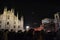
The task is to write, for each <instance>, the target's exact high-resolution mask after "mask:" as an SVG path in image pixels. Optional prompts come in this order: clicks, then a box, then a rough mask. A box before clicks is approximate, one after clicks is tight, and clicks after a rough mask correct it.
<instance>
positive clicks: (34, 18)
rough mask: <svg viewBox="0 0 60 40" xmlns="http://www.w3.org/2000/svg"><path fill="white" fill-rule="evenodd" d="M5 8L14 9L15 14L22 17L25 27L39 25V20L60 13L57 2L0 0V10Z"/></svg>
mask: <svg viewBox="0 0 60 40" xmlns="http://www.w3.org/2000/svg"><path fill="white" fill-rule="evenodd" d="M5 6H7V7H8V9H10V8H14V9H15V15H16V12H18V13H19V17H20V16H21V15H23V16H24V23H25V25H30V26H31V25H32V24H33V23H34V24H36V23H37V25H39V24H40V21H41V19H43V18H45V17H48V18H53V14H54V13H56V12H60V3H59V2H58V1H46V0H45V1H44V0H42V1H39V2H37V1H35V2H34V1H24V0H22V1H20V0H10V1H9V0H1V1H0V9H1V10H3V8H4V7H5ZM1 10H0V11H1Z"/></svg>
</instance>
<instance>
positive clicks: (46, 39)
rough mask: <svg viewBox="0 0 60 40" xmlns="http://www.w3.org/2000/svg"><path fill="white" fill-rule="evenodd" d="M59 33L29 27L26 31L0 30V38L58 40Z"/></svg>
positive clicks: (9, 39)
mask: <svg viewBox="0 0 60 40" xmlns="http://www.w3.org/2000/svg"><path fill="white" fill-rule="evenodd" d="M59 37H60V34H59V31H58V32H48V33H46V32H44V31H43V30H42V31H34V29H30V30H29V31H28V32H27V31H25V32H22V31H19V32H14V31H11V32H9V31H7V30H5V31H3V30H2V31H0V40H60V38H59Z"/></svg>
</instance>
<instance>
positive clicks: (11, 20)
mask: <svg viewBox="0 0 60 40" xmlns="http://www.w3.org/2000/svg"><path fill="white" fill-rule="evenodd" d="M23 24H24V23H23V16H21V20H19V19H18V13H17V17H16V16H15V15H14V10H13V9H11V10H7V8H4V11H3V14H2V15H0V29H8V30H9V31H10V30H14V31H16V32H17V31H18V30H22V31H24V28H23Z"/></svg>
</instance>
